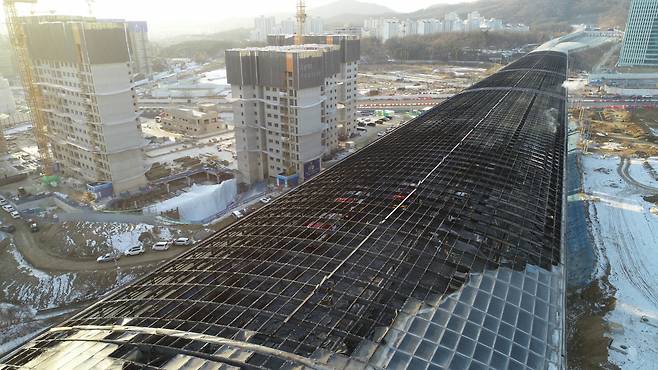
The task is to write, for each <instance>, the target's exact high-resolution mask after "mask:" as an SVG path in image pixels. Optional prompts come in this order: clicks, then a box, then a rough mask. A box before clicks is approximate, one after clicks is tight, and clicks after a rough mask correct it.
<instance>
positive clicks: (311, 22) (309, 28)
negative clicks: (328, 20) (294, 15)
mask: <svg viewBox="0 0 658 370" xmlns="http://www.w3.org/2000/svg"><path fill="white" fill-rule="evenodd" d="M323 33H324V20H323V19H322V18H320V17H309V18H308V19H307V20H306V23H305V24H304V34H311V35H321V34H323Z"/></svg>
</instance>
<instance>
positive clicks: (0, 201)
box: [0, 195, 21, 220]
mask: <svg viewBox="0 0 658 370" xmlns="http://www.w3.org/2000/svg"><path fill="white" fill-rule="evenodd" d="M0 207H2V210H3V211H5V212H7V213H9V215H10V216H11V218H13V219H14V220H17V219H19V218H21V214H20V213H18V211H17V210H16V209H15V208H14V206H13V205H11V204H9V201H7V199H5V197H3V196H2V195H0Z"/></svg>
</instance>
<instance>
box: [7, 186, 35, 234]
mask: <svg viewBox="0 0 658 370" xmlns="http://www.w3.org/2000/svg"><path fill="white" fill-rule="evenodd" d="M0 207H2V210H3V211H5V212H7V213H9V215H10V216H11V218H13V219H14V220H18V219H20V218H21V214H20V213H19V212H18V211H17V210H16V208H14V206H13V205H12V204H11V203H9V201H8V200H7V199H6V198H5V197H3V196H2V195H0ZM25 222H26V223H27V225H28V226H29V227H30V231H32V232H33V233H36V232H37V231H39V224H38V223H37V222H36V221H35V220H33V219H31V218H30V219H26V220H25ZM0 231H2V232H6V233H13V232H14V231H16V227H15V226H14V225H2V226H0Z"/></svg>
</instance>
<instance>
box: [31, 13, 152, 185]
mask: <svg viewBox="0 0 658 370" xmlns="http://www.w3.org/2000/svg"><path fill="white" fill-rule="evenodd" d="M24 27H25V33H26V37H27V46H28V55H29V57H30V58H31V60H32V66H33V71H32V72H33V74H34V76H35V79H36V81H37V84H38V85H39V87H40V89H41V95H42V97H43V99H42V100H41V101H40V102H39V106H38V109H40V110H42V112H43V114H44V116H45V119H46V125H47V128H48V138H49V142H50V147H51V150H52V152H53V157H54V160H55V163H56V167H57V168H58V169H59V170H60V172H61V173H62V174H64V175H65V176H69V177H71V178H74V179H77V180H79V181H81V182H84V183H96V182H111V183H112V186H113V191H114V193H115V194H116V193H121V192H124V191H132V190H136V189H138V188H139V187H141V186H143V185H146V178H145V176H144V160H143V154H142V133H141V129H140V126H139V120H138V117H139V113H138V111H137V104H136V98H135V92H134V88H133V82H134V81H133V76H134V72H133V63H132V60H131V54H130V51H129V47H128V41H127V39H128V37H127V32H128V31H127V27H126V24H125V23H120V22H97V21H95V20H93V19H90V20H83V19H78V18H71V19H70V20H66V19H65V18H61V17H60V19H51V20H49V19H44V18H37V17H35V18H33V19H30V18H25V21H24Z"/></svg>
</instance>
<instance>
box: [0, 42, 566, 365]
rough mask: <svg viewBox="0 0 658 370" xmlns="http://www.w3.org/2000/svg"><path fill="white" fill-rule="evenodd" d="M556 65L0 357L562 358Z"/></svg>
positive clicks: (533, 62) (429, 120)
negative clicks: (6, 355)
mask: <svg viewBox="0 0 658 370" xmlns="http://www.w3.org/2000/svg"><path fill="white" fill-rule="evenodd" d="M566 72H567V57H566V55H565V54H561V53H556V52H535V53H531V54H529V55H527V56H525V57H523V58H521V59H520V60H518V61H516V62H514V63H512V64H510V65H509V66H507V67H505V68H504V69H502V70H501V71H500V72H498V73H496V74H494V75H492V76H490V77H489V78H487V79H485V80H483V81H481V82H480V83H478V84H476V85H474V86H473V87H471V88H470V89H467V90H465V91H463V92H462V93H460V94H458V95H456V96H455V97H453V98H451V99H449V100H447V101H446V102H444V103H442V104H440V105H438V106H436V107H434V108H433V109H431V110H429V111H428V112H426V113H424V114H423V115H421V116H420V117H418V118H416V119H413V120H412V121H410V122H408V123H407V124H405V125H403V126H401V127H400V128H398V129H396V130H395V131H393V132H392V133H391V134H389V135H387V136H385V137H383V138H381V139H379V140H377V141H376V142H374V143H373V144H371V145H369V146H367V147H366V148H364V149H362V150H360V151H359V152H357V153H355V154H354V155H351V156H349V157H348V158H346V159H345V160H343V161H341V162H339V163H338V164H336V165H335V166H333V167H332V168H330V169H328V170H326V171H324V172H323V173H321V174H320V175H318V176H317V177H315V178H314V179H312V180H310V181H308V182H307V183H305V184H303V185H301V186H300V187H298V188H296V189H294V190H292V191H290V192H289V193H287V194H286V195H285V196H282V197H280V198H278V199H276V200H275V201H273V202H272V203H271V204H269V205H267V206H265V207H263V208H262V209H260V210H259V211H257V212H255V213H253V214H251V215H249V216H248V217H246V218H245V219H243V220H241V221H239V222H237V223H235V224H234V225H232V226H231V227H229V228H228V229H226V230H224V231H222V232H219V233H217V234H215V235H213V236H211V237H210V238H208V239H206V240H204V241H203V242H201V243H200V244H199V245H198V246H197V247H195V248H193V249H192V250H190V251H188V252H186V253H184V254H183V255H181V256H180V257H178V258H175V259H173V260H172V261H170V262H168V263H166V264H164V265H163V266H161V267H159V268H158V269H157V270H156V271H154V272H153V273H151V274H149V275H148V276H146V277H144V278H141V279H139V280H138V281H136V282H135V283H133V284H130V285H129V286H127V287H125V288H122V289H119V290H118V291H116V292H114V293H112V294H111V295H109V296H107V297H105V298H103V299H102V300H101V301H99V302H98V303H96V304H94V305H92V306H91V307H89V308H87V309H85V310H83V311H82V312H80V313H79V314H77V315H75V316H74V317H73V318H71V319H69V320H68V321H66V322H65V323H63V324H61V325H60V326H58V327H55V328H52V329H51V330H49V331H47V332H46V333H44V334H43V335H41V336H39V337H38V338H36V339H35V340H33V341H31V342H29V343H28V344H26V345H25V346H23V347H21V348H20V349H18V350H17V351H14V352H13V353H12V354H10V355H9V356H8V357H6V358H4V359H3V360H2V362H1V363H0V367H5V368H20V367H35V368H40V367H41V368H47V367H48V366H52V365H53V364H65V365H67V366H68V367H69V368H85V366H84V365H88V364H94V366H95V367H96V368H111V367H113V366H122V367H124V368H153V369H169V368H181V367H186V368H191V369H197V368H198V369H201V368H216V369H233V368H246V369H266V368H283V369H297V368H314V369H325V368H331V369H347V368H349V369H351V368H375V369H384V368H413V369H478V368H482V369H487V368H509V369H545V368H554V369H559V368H563V367H564V356H565V354H564V348H563V345H564V343H563V335H564V294H565V293H564V266H563V246H562V243H563V228H562V222H563V197H564V193H563V172H564V164H563V163H564V153H565V119H566V117H565V104H566V94H565V91H564V89H563V88H562V83H563V82H564V80H565V79H566ZM67 366H64V368H66V367H67Z"/></svg>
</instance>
